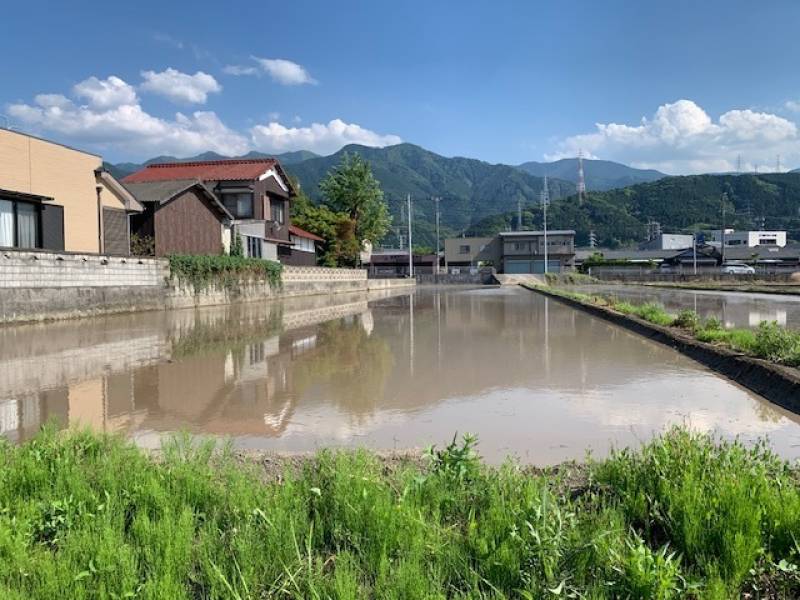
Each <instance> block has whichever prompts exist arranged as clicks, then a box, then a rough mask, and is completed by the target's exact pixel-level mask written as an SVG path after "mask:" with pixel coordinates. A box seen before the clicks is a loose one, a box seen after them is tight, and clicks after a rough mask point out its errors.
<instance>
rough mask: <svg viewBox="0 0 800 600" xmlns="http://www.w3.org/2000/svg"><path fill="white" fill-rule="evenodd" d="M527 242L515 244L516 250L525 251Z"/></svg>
mask: <svg viewBox="0 0 800 600" xmlns="http://www.w3.org/2000/svg"><path fill="white" fill-rule="evenodd" d="M525 244H526V242H514V250H525Z"/></svg>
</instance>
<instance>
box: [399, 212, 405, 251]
mask: <svg viewBox="0 0 800 600" xmlns="http://www.w3.org/2000/svg"><path fill="white" fill-rule="evenodd" d="M405 220H406V209H405V207H404V206H403V203H402V201H401V202H400V227H398V228H397V237H398V239H399V240H400V250H402V249H403V233H402V232H403V222H404V221H405Z"/></svg>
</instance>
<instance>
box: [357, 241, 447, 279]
mask: <svg viewBox="0 0 800 600" xmlns="http://www.w3.org/2000/svg"><path fill="white" fill-rule="evenodd" d="M412 260H413V261H414V272H415V273H419V274H423V273H425V274H428V273H433V272H434V267H435V266H436V262H437V256H436V255H435V254H414V256H413V257H412ZM369 261H370V262H369V263H368V264H365V266H366V267H367V269H368V271H369V276H370V277H408V275H409V264H408V250H407V249H402V250H401V249H398V248H376V249H373V250H372V254H371V255H370V258H369Z"/></svg>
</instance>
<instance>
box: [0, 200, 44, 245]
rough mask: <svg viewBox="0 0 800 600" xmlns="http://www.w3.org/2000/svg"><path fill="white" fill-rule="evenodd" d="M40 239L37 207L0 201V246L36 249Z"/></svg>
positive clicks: (26, 203)
mask: <svg viewBox="0 0 800 600" xmlns="http://www.w3.org/2000/svg"><path fill="white" fill-rule="evenodd" d="M40 238H41V235H40V225H39V207H38V206H37V205H35V204H30V203H28V202H18V201H14V200H3V199H0V246H5V247H9V248H11V247H14V248H38V247H40Z"/></svg>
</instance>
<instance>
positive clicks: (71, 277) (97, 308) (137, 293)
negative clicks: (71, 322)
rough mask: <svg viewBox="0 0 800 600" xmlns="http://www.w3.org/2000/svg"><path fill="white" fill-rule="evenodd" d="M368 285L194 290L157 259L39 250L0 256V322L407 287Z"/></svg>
mask: <svg viewBox="0 0 800 600" xmlns="http://www.w3.org/2000/svg"><path fill="white" fill-rule="evenodd" d="M413 285H414V282H413V281H408V280H389V281H385V280H383V281H376V280H368V279H367V272H366V271H365V270H363V269H328V268H323V267H292V266H286V267H284V270H283V276H282V285H280V286H276V287H271V286H270V285H269V283H268V282H267V281H265V280H245V281H242V282H239V283H238V284H236V285H234V286H227V287H225V286H215V285H209V286H207V287H204V288H202V289H195V288H194V286H192V285H190V284H185V283H181V282H177V281H174V280H170V279H169V263H168V261H167V260H165V259H155V258H133V257H126V258H122V257H109V256H100V255H92V254H70V253H53V252H39V251H20V250H2V251H0V323H13V322H25V321H42V320H47V319H68V318H74V317H84V316H93V315H100V314H112V313H121V312H135V311H142V310H163V309H172V308H186V307H199V306H214V305H222V304H232V303H236V302H256V301H264V300H270V299H275V298H286V297H299V296H313V295H329V294H341V293H347V292H366V291H370V290H386V289H397V288H406V287H408V286H413Z"/></svg>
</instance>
